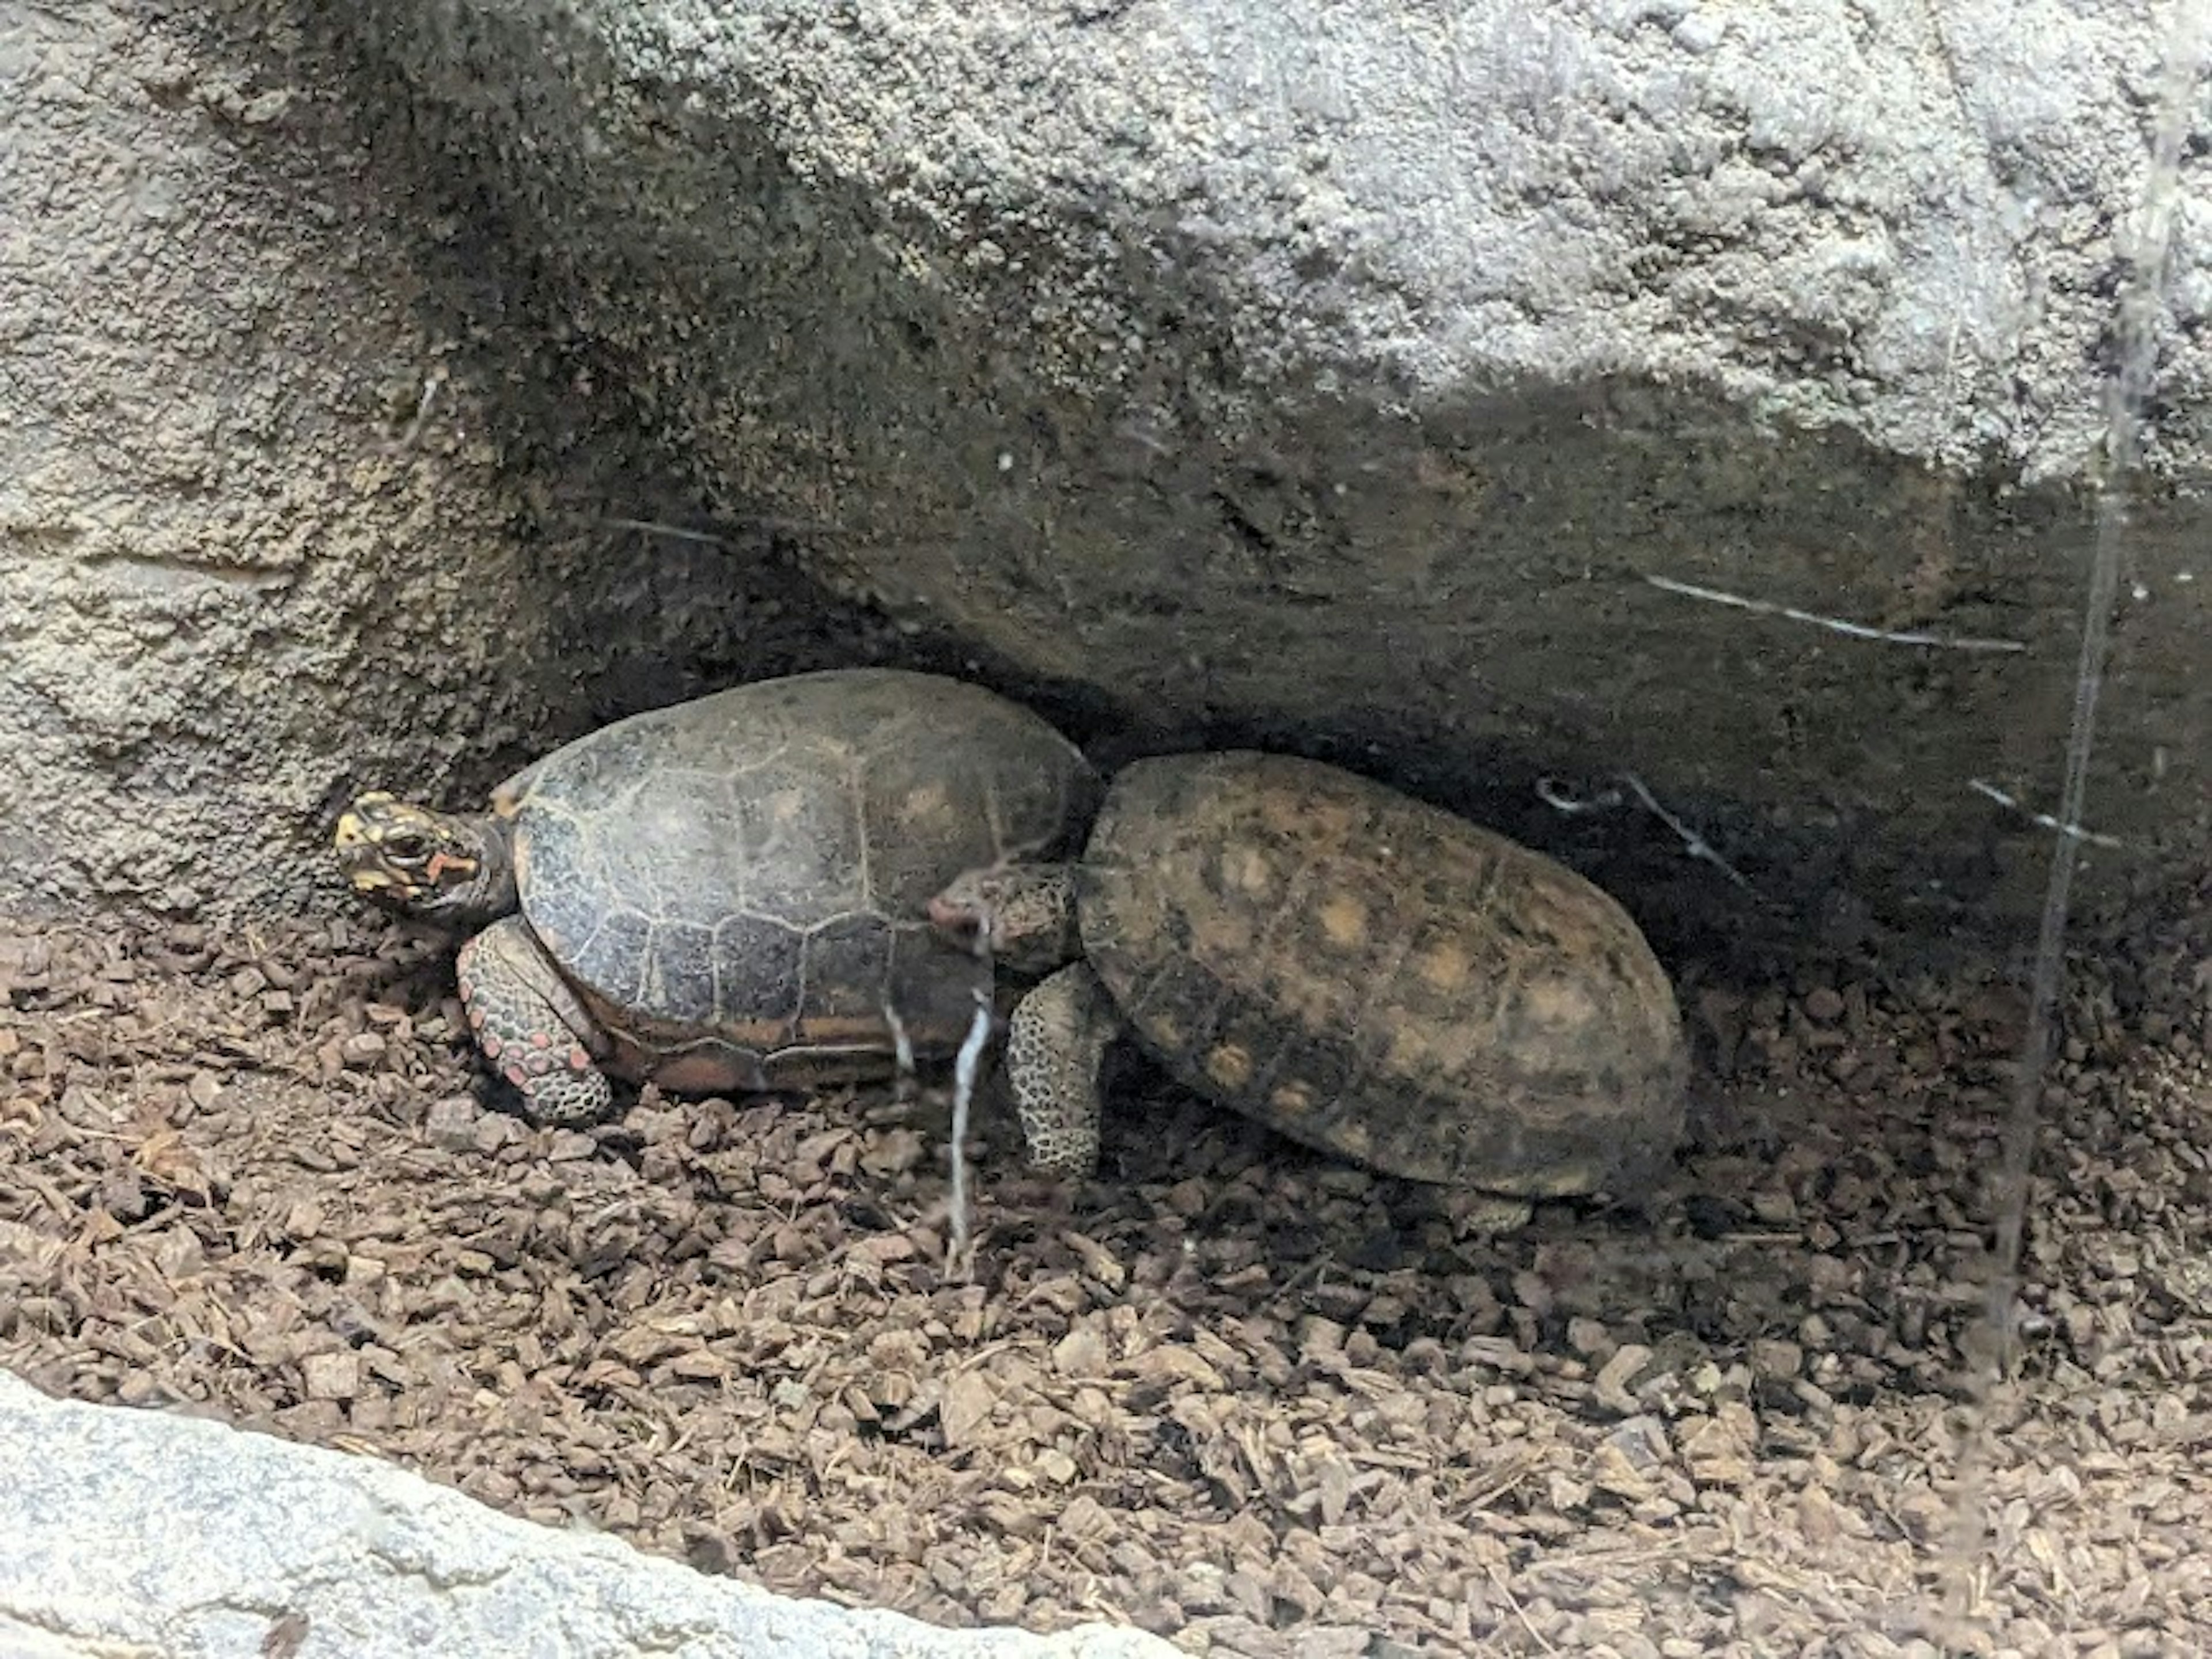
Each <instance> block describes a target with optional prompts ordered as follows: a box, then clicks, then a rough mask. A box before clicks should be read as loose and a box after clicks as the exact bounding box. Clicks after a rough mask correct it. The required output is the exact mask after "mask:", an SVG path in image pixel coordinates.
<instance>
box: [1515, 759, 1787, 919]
mask: <svg viewBox="0 0 2212 1659" xmlns="http://www.w3.org/2000/svg"><path fill="white" fill-rule="evenodd" d="M1620 780H1621V781H1622V782H1623V783H1626V785H1627V786H1628V787H1630V788H1631V789H1632V790H1634V791H1635V792H1636V799H1638V800H1639V801H1641V802H1642V803H1643V804H1644V808H1645V810H1646V811H1649V812H1650V814H1651V815H1652V816H1653V817H1656V818H1657V819H1658V820H1659V822H1660V823H1663V824H1665V825H1666V826H1667V827H1668V829H1672V830H1673V831H1674V833H1675V834H1676V835H1678V836H1680V837H1681V838H1682V848H1683V850H1684V851H1685V852H1686V853H1687V854H1689V855H1690V856H1691V857H1692V858H1693V859H1703V860H1705V862H1706V863H1708V864H1710V865H1711V866H1713V867H1714V868H1715V869H1717V870H1718V871H1719V872H1721V873H1722V874H1723V875H1724V876H1726V877H1727V878H1729V880H1730V881H1732V882H1734V883H1735V884H1736V885H1737V886H1739V887H1741V888H1742V889H1743V890H1744V891H1745V892H1747V893H1749V892H1754V891H1756V889H1754V888H1753V886H1752V884H1750V883H1749V882H1747V881H1746V880H1745V879H1744V878H1743V874H1742V872H1741V871H1739V870H1738V869H1737V868H1736V867H1735V866H1734V865H1732V864H1730V863H1729V861H1728V860H1726V859H1724V858H1723V857H1722V856H1721V855H1720V854H1719V853H1718V852H1717V850H1716V849H1715V848H1714V847H1713V844H1712V843H1711V842H1709V841H1707V840H1706V839H1705V837H1704V836H1701V835H1699V833H1698V832H1697V831H1696V830H1694V829H1692V828H1690V826H1689V825H1688V824H1686V823H1683V822H1682V820H1681V819H1680V818H1679V817H1675V816H1674V814H1673V813H1672V812H1670V811H1668V810H1667V809H1666V808H1665V807H1663V806H1662V805H1660V804H1659V798H1658V797H1657V796H1656V795H1654V794H1653V793H1651V791H1650V789H1649V788H1648V787H1645V785H1644V780H1643V779H1641V778H1639V777H1638V776H1637V775H1636V774H1635V773H1633V772H1623V773H1622V774H1621V775H1620ZM1536 799H1539V800H1541V801H1542V802H1543V803H1544V805H1547V806H1548V807H1550V808H1551V809H1552V810H1553V811H1554V812H1565V813H1567V814H1569V815H1572V814H1574V813H1577V812H1597V811H1608V810H1610V809H1612V808H1613V807H1617V806H1620V805H1622V799H1621V793H1620V791H1619V790H1618V789H1608V790H1607V791H1606V792H1605V793H1603V794H1601V795H1592V796H1591V797H1590V798H1589V799H1588V800H1577V799H1575V798H1574V797H1573V796H1572V795H1570V794H1569V793H1567V792H1566V791H1565V790H1564V789H1562V788H1560V787H1559V785H1558V784H1556V783H1554V782H1553V781H1552V780H1551V779H1549V778H1539V779H1537V780H1536Z"/></svg>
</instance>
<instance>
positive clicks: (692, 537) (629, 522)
mask: <svg viewBox="0 0 2212 1659" xmlns="http://www.w3.org/2000/svg"><path fill="white" fill-rule="evenodd" d="M600 522H601V523H603V524H608V525H612V526H614V527H615V528H616V529H617V530H641V531H643V532H645V533H646V534H647V535H649V536H673V537H674V538H676V539H677V540H678V541H679V542H703V543H705V544H707V545H708V547H727V546H728V545H729V542H728V541H727V540H726V538H723V537H720V536H716V535H712V534H709V533H708V532H706V531H704V530H686V529H685V528H684V526H682V525H680V524H661V523H659V521H657V520H653V519H617V518H607V519H603V520H600Z"/></svg>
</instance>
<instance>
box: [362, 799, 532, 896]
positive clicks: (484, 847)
mask: <svg viewBox="0 0 2212 1659" xmlns="http://www.w3.org/2000/svg"><path fill="white" fill-rule="evenodd" d="M331 845H332V847H333V848H334V849H335V850H336V852H337V859H338V867H339V868H340V869H341V870H343V872H345V878H346V879H347V881H349V882H350V883H351V884H352V885H353V890H354V891H355V892H356V893H359V894H360V895H361V896H362V897H364V898H368V899H373V900H374V901H375V902H377V903H379V904H380V905H383V906H384V907H385V908H387V909H392V910H399V911H404V912H405V913H406V914H407V915H413V916H421V917H423V918H425V919H426V920H428V921H450V922H455V923H459V924H462V925H469V926H473V925H475V924H477V923H479V922H484V921H490V920H492V919H493V918H494V917H495V916H501V915H506V914H507V912H508V911H510V910H512V909H513V908H514V905H515V886H514V860H513V856H512V854H510V852H509V849H508V843H507V825H506V824H505V823H504V822H503V821H501V820H499V819H496V818H491V817H459V816H456V815H454V814H452V813H447V812H434V811H430V809H429V808H428V807H426V806H416V805H410V804H409V803H408V802H406V801H404V800H397V799H393V798H392V796H390V795H387V794H385V793H382V792H381V791H378V792H374V793H369V794H366V795H362V796H360V797H358V798H356V800H355V801H354V804H353V805H352V806H351V807H350V808H349V810H348V811H345V812H344V813H343V814H341V815H340V817H339V818H338V825H337V833H336V834H335V835H333V836H331Z"/></svg>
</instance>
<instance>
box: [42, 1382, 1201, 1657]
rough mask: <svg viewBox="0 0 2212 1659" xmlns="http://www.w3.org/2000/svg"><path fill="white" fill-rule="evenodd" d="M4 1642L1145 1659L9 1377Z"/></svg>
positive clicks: (229, 1648)
mask: <svg viewBox="0 0 2212 1659" xmlns="http://www.w3.org/2000/svg"><path fill="white" fill-rule="evenodd" d="M0 1523H4V1530H5V1532H6V1535H7V1538H8V1547H7V1549H6V1550H5V1551H4V1552H0V1640H4V1641H5V1642H6V1643H7V1644H8V1645H7V1647H6V1651H7V1652H9V1653H10V1654H19V1653H23V1652H26V1651H30V1652H40V1651H44V1650H40V1649H36V1648H32V1649H26V1648H24V1647H21V1646H17V1645H15V1638H16V1634H17V1632H21V1631H25V1630H27V1631H28V1632H30V1633H32V1634H33V1635H37V1636H41V1637H43V1638H46V1639H47V1640H49V1641H55V1640H56V1639H57V1638H58V1644H57V1645H56V1646H55V1647H54V1648H53V1649H52V1651H54V1652H57V1653H59V1654H64V1655H70V1656H81V1659H92V1656H94V1655H100V1654H112V1653H114V1652H116V1651H118V1650H119V1649H120V1648H121V1647H122V1646H123V1644H146V1647H145V1648H144V1649H143V1650H144V1651H153V1650H156V1649H158V1650H159V1651H160V1652H161V1654H162V1655H163V1656H165V1659H267V1656H270V1655H272V1654H282V1655H283V1656H285V1659H293V1656H297V1659H318V1656H324V1655H331V1656H336V1655H344V1656H347V1659H378V1656H381V1655H386V1654H395V1655H396V1654H420V1653H426V1652H427V1653H450V1654H489V1653H522V1652H544V1653H554V1652H558V1653H562V1654H570V1655H577V1656H583V1655H595V1654H605V1655H609V1656H613V1655H623V1654H634V1653H640V1652H646V1651H650V1652H653V1653H662V1654H670V1655H678V1656H682V1659H752V1656H758V1659H770V1656H775V1659H786V1656H788V1659H805V1656H810V1655H817V1656H825V1659H826V1656H829V1655H833V1654H834V1655H836V1656H839V1659H954V1656H963V1655H973V1656H978V1659H981V1656H993V1659H996V1656H1004V1659H1020V1656H1025V1655H1027V1656H1036V1659H1146V1656H1148V1655H1169V1654H1172V1653H1173V1652H1174V1650H1173V1649H1172V1648H1170V1647H1169V1646H1168V1644H1166V1643H1164V1642H1162V1641H1160V1640H1159V1639H1158V1638H1156V1637H1151V1636H1146V1635H1143V1634H1140V1633H1139V1632H1133V1631H1121V1630H1116V1629H1114V1628H1112V1627H1110V1626H1090V1627H1088V1628H1085V1629H1082V1630H1076V1631H1070V1632H1064V1633H1061V1634H1060V1635H1056V1636H1030V1635H1027V1634H1025V1633H1024V1632H1015V1631H960V1632H953V1631H944V1630H939V1629H936V1628H934V1627H933V1626H927V1625H924V1624H922V1623H921V1622H920V1621H918V1620H912V1619H908V1618H905V1617H902V1616H901V1615H899V1614H896V1613H878V1612H872V1611H854V1610H850V1609H848V1608H844V1607H833V1606H831V1605H829V1603H827V1602H823V1601H792V1600H789V1599H787V1598H786V1597H783V1596H780V1595H769V1594H768V1593H767V1592H766V1591H763V1590H759V1589H754V1588H753V1587H751V1586H750V1585H747V1584H741V1583H735V1582H732V1580H729V1579H726V1578H710V1577H708V1576H706V1575H705V1574H703V1573H699V1572H695V1571H692V1570H690V1568H687V1567H684V1566H680V1565H677V1564H676V1563H674V1562H672V1561H665V1560H659V1559H655V1558H653V1557H651V1556H645V1555H641V1554H639V1553H637V1552H636V1551H635V1550H633V1549H632V1548H630V1547H629V1546H628V1545H627V1544H623V1543H621V1542H619V1541H617V1540H615V1539H612V1538H609V1537H605V1536H604V1535H600V1534H592V1533H588V1532H582V1531H574V1532H556V1531H553V1530H551V1529H550V1528H544V1527H536V1526H532V1525H531V1524H530V1523H528V1522H523V1521H517V1520H514V1519H513V1518H511V1517H509V1516H503V1515H501V1514H499V1513H498V1512H496V1511H495V1510H490V1509H488V1508H486V1507H485V1506H484V1505H483V1504H478V1503H477V1502H476V1501H475V1500H473V1499H471V1498H465V1497H463V1496H462V1495H461V1494H460V1493H459V1492H453V1491H451V1490H448V1489H447V1488H444V1487H441V1486H433V1485H432V1484H431V1483H430V1482H428V1481H427V1480H422V1478H421V1477H419V1476H417V1475H413V1474H408V1473H406V1472H405V1471H404V1470H401V1469H397V1468H390V1467H388V1466H386V1465H384V1464H380V1463H377V1462H373V1461H370V1460H368V1459H365V1458H360V1457H349V1456H345V1455H342V1454H339V1453H337V1452H331V1451H324V1450H321V1449H316V1448H311V1447H304V1446H295V1445H291V1444H289V1443H286V1442H283V1441H281V1440H276V1439H273V1438H270V1437H267V1436H264V1435H254V1434H244V1433H240V1431H237V1430H234V1429H231V1428H228V1427H225V1426H224V1425H221V1424H218V1423H209V1422H202V1421H198V1420H196V1419H189V1418H183V1417H173V1416H169V1415H166V1414H163V1413H153V1412H127V1411H116V1410H112V1409H109V1408H104V1407H95V1406H85V1405H81V1404H78V1403H76V1402H74V1401H52V1400H49V1399H47V1398H46V1396H45V1395H41V1394H40V1393H39V1392H38V1391H37V1390H36V1389H33V1388H31V1387H29V1386H28V1385H27V1384H26V1383H21V1382H18V1381H17V1380H15V1378H13V1377H10V1376H5V1375H0ZM132 1650H133V1651H140V1650H139V1649H135V1648H134V1649H132Z"/></svg>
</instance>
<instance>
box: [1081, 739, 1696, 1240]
mask: <svg viewBox="0 0 2212 1659" xmlns="http://www.w3.org/2000/svg"><path fill="white" fill-rule="evenodd" d="M1076 892H1077V904H1078V908H1079V918H1080V924H1081V929H1082V938H1083V945H1084V951H1085V956H1086V957H1088V959H1089V961H1090V962H1091V965H1092V967H1093V968H1094V969H1095V970H1096V971H1097V974H1098V975H1099V976H1100V978H1101V979H1102V980H1103V981H1104V982H1105V985H1106V987H1107V988H1108V989H1109V991H1110V992H1111V993H1112V994H1113V996H1114V998H1115V1001H1116V1002H1117V1003H1118V1004H1119V1005H1120V1007H1121V1012H1123V1014H1124V1015H1125V1016H1126V1017H1127V1020H1128V1022H1129V1024H1130V1026H1131V1028H1132V1030H1133V1033H1134V1035H1135V1036H1137V1038H1138V1040H1139V1042H1141V1043H1142V1044H1143V1046H1145V1047H1146V1048H1148V1049H1149V1050H1150V1051H1151V1052H1152V1054H1154V1055H1155V1056H1156V1057H1157V1058H1158V1060H1160V1061H1161V1062H1162V1063H1163V1064H1164V1066H1167V1068H1168V1069H1169V1070H1170V1072H1171V1073H1174V1074H1175V1076H1176V1078H1177V1079H1179V1080H1180V1081H1182V1083H1184V1084H1186V1085H1188V1086H1189V1087H1192V1088H1194V1089H1196V1090H1198V1091H1200V1092H1201V1093H1204V1094H1206V1095H1208V1096H1210V1097H1213V1098H1214V1099H1217V1100H1218V1101H1220V1102H1222V1103H1224V1104H1225V1105H1228V1106H1230V1107H1231V1108H1233V1109H1237V1110H1238V1111H1241V1112H1243V1113H1245V1114H1247V1115H1249V1116H1252V1117H1254V1118H1256V1119H1258V1120H1260V1121H1261V1122H1264V1123H1267V1124H1268V1125H1270V1126H1272V1127H1274V1128H1276V1129H1278V1130H1279V1131H1281V1132H1282V1133H1285V1134H1286V1135H1289V1136H1291V1137H1292V1138H1294V1139H1298V1140H1301V1141H1304V1142H1305V1143H1306V1144H1307V1145H1309V1146H1316V1147H1318V1148H1321V1149H1322V1150H1323V1151H1327V1152H1334V1153H1337V1154H1340V1155H1342V1156H1346V1157H1349V1158H1354V1159H1357V1160H1358V1161H1359V1162H1361V1163H1364V1164H1368V1165H1370V1166H1371V1167H1373V1168H1375V1169H1377V1170H1383V1171H1384V1172H1386V1173H1389V1174H1392V1175H1397V1176H1404V1177H1407V1178H1408V1179H1411V1180H1416V1181H1425V1182H1451V1183H1454V1184H1459V1185H1464V1186H1468V1187H1471V1188H1477V1189H1480V1190H1482V1191H1487V1192H1492V1193H1502V1194H1516V1195H1520V1196H1524V1197H1535V1196H1541V1195H1556V1194H1570V1193H1582V1192H1589V1191H1592V1190H1595V1189H1596V1188H1600V1187H1601V1186H1603V1185H1604V1184H1605V1183H1606V1182H1607V1180H1608V1178H1609V1177H1611V1176H1613V1175H1614V1174H1615V1173H1616V1172H1617V1171H1619V1170H1621V1169H1623V1168H1624V1166H1626V1165H1629V1164H1632V1163H1640V1162H1641V1161H1642V1160H1643V1159H1644V1158H1647V1157H1650V1156H1656V1155H1662V1154H1663V1153H1664V1152H1665V1151H1666V1150H1667V1149H1668V1148H1669V1147H1671V1146H1672V1145H1673V1143H1674V1140H1675V1139H1676V1138H1677V1136H1678V1135H1679V1134H1680V1131H1681V1127H1682V1121H1683V1113H1684V1097H1685V1089H1686V1073H1687V1058H1686V1051H1685V1048H1684V1043H1683V1037H1682V1029H1681V1020H1680V1014H1679V1012H1678V1011H1677V1009H1676V1006H1675V1002H1674V992H1673V989H1672V987H1670V986H1669V985H1668V981H1667V976H1666V974H1665V973H1664V971H1663V970H1662V969H1661V968H1660V966H1659V963H1658V962H1657V960H1656V958H1655V957H1653V956H1652V954H1651V950H1650V946H1649V945H1647V944H1646V943H1645V941H1644V936H1643V934H1642V933H1640V932H1639V931H1638V928H1637V927H1636V925H1635V923H1634V922H1633V921H1631V920H1630V919H1629V916H1628V915H1627V913H1626V911H1624V910H1623V909H1622V908H1620V905H1618V904H1617V903H1615V902H1613V900H1612V899H1611V898H1610V897H1608V896H1607V895H1606V894H1604V893H1602V892H1601V891H1600V890H1598V889H1597V888H1595V887H1594V886H1592V885H1591V884H1589V882H1588V881H1586V880H1584V879H1583V878H1582V877H1580V876H1578V875H1577V874H1575V873H1574V872H1572V871H1571V870H1568V869H1566V868H1565V867H1564V866H1561V865H1559V864H1556V863H1554V862H1553V860H1549V859H1547V858H1545V857H1543V856H1541V854H1536V853H1534V852H1531V851H1529V850H1528V848H1523V847H1520V846H1517V845H1516V844H1515V843H1514V842H1510V841H1507V840H1506V839H1504V837H1503V836H1498V835H1495V834H1493V833H1492V832H1491V831H1489V830H1486V829H1480V828H1478V827H1477V826H1476V825H1474V824H1472V823H1468V822H1466V821H1465V820H1463V819H1462V818H1458V817H1454V816H1452V815H1451V814H1449V813H1448V812H1443V811H1438V810H1437V809H1436V808H1434V807H1431V806H1427V805H1422V804H1421V803H1419V802H1417V801H1414V800H1412V799H1407V797H1405V796H1403V795H1401V794H1399V793H1396V792H1395V791H1393V790H1390V789H1387V788H1384V787H1382V786H1381V785H1379V784H1376V783H1375V782H1373V781H1370V780H1368V779H1365V778H1361V777H1358V776H1356V775H1352V774H1351V773H1348V772H1344V771H1340V770H1339V769H1336V768H1334V767H1331V766H1325V765H1322V764H1319V763H1315V762H1311V761H1305V760H1299V759H1295V758H1291V757H1287V756H1281V755H1264V754H1249V753H1214V754H1205V755H1188V756H1177V757H1170V758H1166V759H1160V760H1149V761H1143V762H1140V763H1137V764H1135V765H1133V766H1130V767H1128V768H1127V769H1125V770H1123V771H1122V772H1121V773H1120V774H1119V775H1117V776H1116V777H1115V781H1114V784H1113V787H1111V788H1110V789H1109V791H1108V792H1107V797H1106V802H1105V805H1104V806H1103V809H1102V810H1101V811H1100V813H1099V817H1098V822H1097V828H1096V829H1094V830H1093V832H1092V834H1091V841H1090V845H1089V848H1088V849H1087V851H1086V852H1085V855H1084V858H1083V860H1082V863H1081V865H1080V866H1079V870H1078V872H1077V885H1076Z"/></svg>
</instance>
